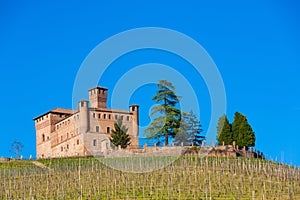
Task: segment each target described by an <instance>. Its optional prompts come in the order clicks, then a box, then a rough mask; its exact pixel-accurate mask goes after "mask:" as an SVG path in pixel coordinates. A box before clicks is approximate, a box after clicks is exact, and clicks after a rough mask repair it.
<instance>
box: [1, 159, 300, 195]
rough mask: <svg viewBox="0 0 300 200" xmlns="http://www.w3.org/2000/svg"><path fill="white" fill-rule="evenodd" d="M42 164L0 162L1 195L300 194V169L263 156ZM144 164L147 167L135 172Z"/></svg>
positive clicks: (97, 160) (76, 160) (71, 161)
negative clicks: (262, 158)
mask: <svg viewBox="0 0 300 200" xmlns="http://www.w3.org/2000/svg"><path fill="white" fill-rule="evenodd" d="M39 163H40V164H39V165H37V164H36V163H35V164H34V163H33V162H31V161H10V162H8V163H0V184H1V187H0V199H300V169H299V168H295V167H292V166H287V165H283V164H280V163H274V162H271V161H265V160H260V159H245V158H215V157H195V156H185V157H180V158H179V159H174V158H172V157H152V158H149V157H139V158H111V159H104V158H99V159H96V158H93V157H90V158H68V159H49V160H39ZM166 165H168V166H166ZM108 166H116V167H119V168H118V169H120V166H122V169H123V170H117V169H113V168H111V167H108ZM147 166H148V168H147ZM149 166H151V167H149ZM164 166H165V167H164ZM142 169H146V170H145V171H147V172H143V173H135V172H136V171H142Z"/></svg>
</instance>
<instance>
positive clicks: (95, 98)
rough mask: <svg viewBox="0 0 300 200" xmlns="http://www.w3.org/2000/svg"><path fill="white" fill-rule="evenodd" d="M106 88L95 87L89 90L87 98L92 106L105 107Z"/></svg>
mask: <svg viewBox="0 0 300 200" xmlns="http://www.w3.org/2000/svg"><path fill="white" fill-rule="evenodd" d="M107 91H108V89H107V88H104V87H99V86H97V87H95V88H92V89H90V90H89V99H90V103H91V107H92V108H106V101H107Z"/></svg>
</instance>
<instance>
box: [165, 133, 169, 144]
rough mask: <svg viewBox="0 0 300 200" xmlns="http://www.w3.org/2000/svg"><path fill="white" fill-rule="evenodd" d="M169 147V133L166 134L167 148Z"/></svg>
mask: <svg viewBox="0 0 300 200" xmlns="http://www.w3.org/2000/svg"><path fill="white" fill-rule="evenodd" d="M168 145H169V137H168V133H165V146H168Z"/></svg>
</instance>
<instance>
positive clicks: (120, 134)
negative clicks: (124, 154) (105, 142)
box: [110, 118, 130, 149]
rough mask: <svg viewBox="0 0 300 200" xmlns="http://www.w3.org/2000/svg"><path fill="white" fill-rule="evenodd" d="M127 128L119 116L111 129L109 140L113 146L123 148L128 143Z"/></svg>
mask: <svg viewBox="0 0 300 200" xmlns="http://www.w3.org/2000/svg"><path fill="white" fill-rule="evenodd" d="M127 131H128V128H126V126H125V125H123V123H122V120H121V118H119V119H118V120H117V121H116V122H115V123H114V130H112V131H111V132H112V134H111V138H110V141H111V143H113V144H114V145H115V146H119V145H120V146H121V148H122V149H125V148H126V147H127V146H128V145H130V136H129V135H128V134H127Z"/></svg>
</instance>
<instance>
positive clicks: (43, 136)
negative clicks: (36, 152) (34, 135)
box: [42, 134, 45, 142]
mask: <svg viewBox="0 0 300 200" xmlns="http://www.w3.org/2000/svg"><path fill="white" fill-rule="evenodd" d="M42 138H43V142H45V135H44V134H43V135H42Z"/></svg>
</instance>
